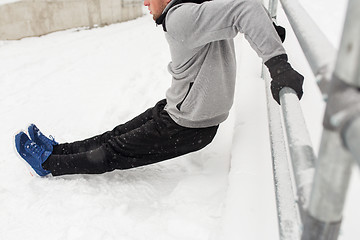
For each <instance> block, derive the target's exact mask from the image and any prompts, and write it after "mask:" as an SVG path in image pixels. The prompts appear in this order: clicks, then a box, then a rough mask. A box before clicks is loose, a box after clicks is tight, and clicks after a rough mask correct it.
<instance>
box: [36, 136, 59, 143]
mask: <svg viewBox="0 0 360 240" xmlns="http://www.w3.org/2000/svg"><path fill="white" fill-rule="evenodd" d="M39 138H40V139H41V141H43V142H45V143H46V144H51V145H57V144H58V143H57V142H56V141H55V138H54V137H53V136H51V135H50V136H49V138H47V137H46V136H45V135H43V134H40V135H39Z"/></svg>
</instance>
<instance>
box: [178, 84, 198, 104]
mask: <svg viewBox="0 0 360 240" xmlns="http://www.w3.org/2000/svg"><path fill="white" fill-rule="evenodd" d="M193 85H194V83H193V82H191V83H190V86H189V89H188V91H187V93H186V94H185V97H184V99H183V100H182V101H181V102H179V103H178V104H176V108H177V109H178V110H179V111H180V108H181V105H182V104H183V103H184V101H185V99H186V97H187V96H188V95H189V93H190V90H191V88H192V86H193Z"/></svg>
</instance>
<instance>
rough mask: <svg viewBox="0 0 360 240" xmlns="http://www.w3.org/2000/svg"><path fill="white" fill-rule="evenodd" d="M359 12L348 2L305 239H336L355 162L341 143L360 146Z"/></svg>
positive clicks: (354, 3)
mask: <svg viewBox="0 0 360 240" xmlns="http://www.w3.org/2000/svg"><path fill="white" fill-rule="evenodd" d="M359 14H360V2H359V1H358V0H350V1H349V6H348V10H347V15H346V21H345V26H344V32H343V37H342V40H341V44H340V48H339V53H338V57H337V61H336V67H335V71H334V73H333V77H332V80H331V83H330V91H329V100H328V103H327V106H326V111H325V117H324V132H323V136H322V141H321V147H320V152H319V159H318V161H317V165H316V173H315V178H314V183H313V188H312V193H311V198H310V205H309V211H308V215H307V219H306V221H305V225H304V232H303V236H302V239H303V240H315V239H316V240H325V239H326V240H335V239H337V237H338V234H339V229H340V226H341V219H342V212H343V207H344V202H345V198H346V193H347V189H348V185H349V179H350V175H351V168H352V164H353V158H352V156H351V155H350V152H348V151H347V150H346V148H345V147H344V145H346V146H347V147H348V148H349V149H350V150H352V149H353V148H354V147H355V146H354V145H353V144H354V142H356V148H358V147H359V140H360V135H359V130H360V129H359V117H360V106H359V104H360V94H359V90H358V87H359V86H360V77H359V76H360V75H359V63H360V61H359V59H360V20H359V17H358V16H359ZM355 135H356V136H355ZM341 136H342V137H343V138H341ZM343 140H344V141H343ZM352 141H353V142H352ZM356 150H357V149H356ZM356 150H354V149H353V150H352V151H353V155H355V156H356V155H357V154H359V152H358V151H359V150H357V152H356Z"/></svg>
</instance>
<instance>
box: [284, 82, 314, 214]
mask: <svg viewBox="0 0 360 240" xmlns="http://www.w3.org/2000/svg"><path fill="white" fill-rule="evenodd" d="M280 102H281V108H282V115H283V119H284V124H285V129H286V134H287V140H288V145H289V151H290V156H291V162H292V166H293V170H294V176H295V183H296V188H297V195H298V204H299V210H300V216H301V219H304V211H305V209H306V208H307V206H308V202H309V198H310V193H311V187H312V182H313V177H314V171H315V168H314V162H315V154H314V150H313V147H312V144H311V140H310V136H309V133H308V130H307V127H306V124H305V119H304V117H303V113H302V110H301V107H300V103H299V99H298V97H297V95H296V93H295V91H294V90H293V89H291V88H287V87H286V88H283V89H282V90H281V91H280Z"/></svg>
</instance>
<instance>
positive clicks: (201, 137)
mask: <svg viewBox="0 0 360 240" xmlns="http://www.w3.org/2000/svg"><path fill="white" fill-rule="evenodd" d="M165 105H166V100H162V101H160V102H158V103H157V104H156V105H155V106H154V107H153V108H150V109H148V110H147V111H145V112H144V113H142V114H140V115H139V116H137V117H135V118H134V119H132V120H131V121H129V122H127V123H125V124H122V125H119V126H117V127H115V128H114V129H113V130H112V131H108V132H105V133H104V134H101V135H98V136H95V137H92V138H89V139H86V140H83V141H77V142H74V143H65V144H59V145H56V146H54V150H53V152H52V154H51V155H50V157H49V158H48V159H47V160H46V161H45V162H44V163H43V168H44V169H46V170H49V171H50V172H51V173H52V175H53V176H58V175H64V174H99V173H104V172H109V171H113V170H115V169H129V168H135V167H140V166H144V165H148V164H153V163H157V162H160V161H163V160H167V159H170V158H174V157H177V156H180V155H184V154H186V153H190V152H194V151H197V150H200V149H202V148H203V147H205V146H206V145H208V144H209V143H210V142H211V141H212V140H213V138H214V137H215V134H216V131H217V129H218V126H214V127H208V128H186V127H182V126H180V125H178V124H176V123H175V122H174V121H173V120H172V119H171V118H170V116H169V115H168V113H167V112H166V111H165V110H164V107H165Z"/></svg>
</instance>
